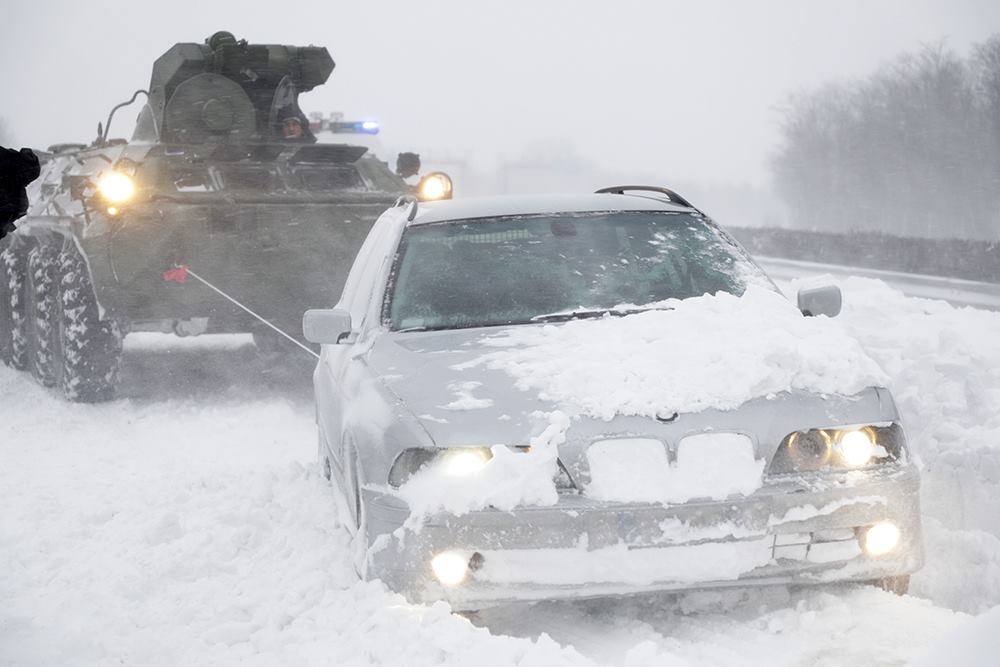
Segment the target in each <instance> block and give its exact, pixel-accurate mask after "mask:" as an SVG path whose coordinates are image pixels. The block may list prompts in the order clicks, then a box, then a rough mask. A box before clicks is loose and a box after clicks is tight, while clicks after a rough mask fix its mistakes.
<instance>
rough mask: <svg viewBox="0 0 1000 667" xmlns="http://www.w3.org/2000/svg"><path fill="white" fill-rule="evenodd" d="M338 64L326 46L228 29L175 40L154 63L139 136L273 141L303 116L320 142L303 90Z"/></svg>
mask: <svg viewBox="0 0 1000 667" xmlns="http://www.w3.org/2000/svg"><path fill="white" fill-rule="evenodd" d="M333 68H334V62H333V59H332V58H331V57H330V53H329V52H328V51H327V50H326V48H324V47H320V46H287V45H284V44H249V43H247V41H246V40H237V39H236V38H235V37H234V36H233V35H232V33H228V32H217V33H215V34H214V35H212V36H211V37H209V38H208V39H206V40H205V43H204V44H194V43H180V44H175V45H174V46H172V47H170V49H168V50H167V52H166V53H164V54H163V55H162V56H160V57H159V58H157V59H156V62H155V63H154V64H153V74H152V77H151V79H150V84H149V100H148V103H147V104H146V106H145V107H144V108H143V110H142V112H141V113H140V115H139V121H138V123H137V125H136V130H135V134H134V135H133V138H132V140H133V141H152V142H160V143H184V144H197V143H205V142H233V141H235V142H267V141H272V140H276V139H282V136H281V134H280V127H281V123H282V122H283V121H284V120H285V119H288V118H295V119H298V120H299V122H300V124H301V127H302V129H303V137H302V140H305V141H313V140H314V139H313V137H312V134H311V133H310V132H309V122H308V119H306V117H305V115H304V114H303V113H302V110H301V109H300V108H299V104H298V96H299V93H302V92H306V91H309V90H312V89H313V88H315V87H316V86H319V85H322V84H323V83H325V82H326V80H327V79H328V78H329V76H330V73H331V72H332V71H333Z"/></svg>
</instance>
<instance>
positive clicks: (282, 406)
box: [0, 280, 1000, 667]
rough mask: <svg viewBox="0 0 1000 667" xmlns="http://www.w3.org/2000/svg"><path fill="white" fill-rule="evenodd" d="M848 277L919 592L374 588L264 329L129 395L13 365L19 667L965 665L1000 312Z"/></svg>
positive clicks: (989, 584)
mask: <svg viewBox="0 0 1000 667" xmlns="http://www.w3.org/2000/svg"><path fill="white" fill-rule="evenodd" d="M843 287H844V288H845V304H846V306H845V312H844V314H843V315H842V317H841V318H838V320H836V321H837V322H838V323H839V325H840V326H844V327H847V329H848V330H849V331H851V332H853V333H854V334H855V335H857V336H858V337H859V338H860V339H861V340H862V342H863V344H864V345H865V347H866V349H867V351H868V353H869V354H870V355H871V356H872V357H873V358H874V359H875V360H876V361H877V362H878V364H879V365H880V366H881V367H882V369H883V370H884V371H885V372H886V373H887V375H888V377H889V384H890V386H891V387H892V389H893V391H894V393H895V396H896V398H897V401H898V403H899V406H900V409H901V410H902V412H903V415H904V418H905V419H906V425H907V432H908V435H909V439H910V444H911V447H912V448H913V450H914V452H915V453H916V455H917V456H918V457H919V458H920V460H921V461H922V463H923V466H924V487H923V488H924V503H923V505H924V511H925V530H926V533H927V535H926V539H927V548H928V563H927V566H926V567H925V569H924V570H923V571H922V572H920V573H919V574H918V575H917V576H915V577H914V582H913V589H912V590H913V595H910V596H906V597H901V598H900V597H896V596H893V595H891V594H888V593H884V592H882V591H878V590H875V589H871V588H866V587H857V586H845V587H836V588H827V589H803V590H793V591H786V590H785V589H782V588H777V589H764V590H759V591H730V592H721V593H699V594H690V595H686V596H682V597H680V598H675V597H670V596H647V597H641V598H634V599H629V600H624V601H597V602H576V603H542V604H537V605H534V606H531V607H506V608H498V609H493V610H487V611H484V612H482V613H481V614H480V616H479V617H478V618H477V619H474V622H471V623H470V621H468V620H466V619H465V618H462V617H459V616H454V615H451V614H450V613H449V610H448V609H447V606H446V605H443V604H438V605H433V606H426V607H425V606H414V605H410V604H407V603H406V602H405V601H403V600H402V599H401V598H399V597H398V596H396V595H393V594H392V593H390V592H388V591H387V590H386V589H385V588H384V587H383V586H382V585H381V584H379V583H377V582H373V583H367V584H365V583H359V582H357V581H356V577H355V575H354V573H353V570H352V566H351V562H352V560H351V549H350V544H349V538H348V536H347V533H346V531H344V530H343V529H342V528H340V527H339V519H338V515H337V510H336V506H337V503H336V499H335V495H334V492H333V491H332V490H331V489H330V488H329V487H328V486H326V485H325V483H324V481H323V479H322V476H321V475H319V474H318V470H317V467H316V466H315V463H314V458H315V430H314V426H313V423H312V405H311V395H310V391H309V388H308V381H307V380H304V379H302V378H301V377H295V376H294V375H290V376H289V377H283V378H277V379H272V380H270V381H267V382H262V381H261V380H260V368H259V367H258V366H256V365H255V361H254V352H253V350H252V348H251V347H249V346H247V345H246V341H245V339H233V338H225V339H211V338H204V339H201V340H198V339H195V340H192V341H178V342H173V341H171V342H169V343H166V342H164V339H162V338H158V337H154V336H146V337H132V338H130V339H129V340H128V341H127V359H126V367H125V368H126V376H125V382H126V386H125V388H124V391H125V392H126V393H127V394H129V395H130V396H132V398H130V399H123V400H119V401H115V402H113V403H111V404H106V405H98V406H83V405H68V404H65V403H63V402H61V401H60V400H58V399H56V398H55V397H54V396H53V395H52V394H51V393H50V392H48V391H46V390H43V389H41V388H39V387H37V386H36V385H35V384H34V383H33V382H32V381H31V380H29V379H28V378H26V377H25V376H24V375H22V374H16V373H14V372H12V371H10V370H9V369H6V368H0V405H2V406H3V409H4V414H3V423H2V424H0V453H2V455H0V493H2V497H3V503H4V509H3V511H2V515H0V516H2V522H0V568H2V571H3V576H0V664H28V665H36V664H37V665H41V664H111V663H114V664H234V663H237V662H242V663H246V664H267V665H274V664H361V665H368V664H386V665H390V664H407V665H427V664H455V665H458V664H477V665H509V664H521V665H592V664H615V665H628V666H630V667H642V666H645V665H682V664H698V665H701V664H710V665H730V664H732V665H742V664H753V663H757V664H761V663H767V664H775V665H812V664H820V665H822V664H829V665H839V664H850V663H854V664H901V663H905V662H907V661H909V660H912V659H916V658H919V657H920V656H922V655H924V654H926V653H927V652H928V651H934V652H936V655H948V651H947V646H948V645H949V644H951V642H953V641H959V640H958V639H950V638H949V636H950V635H949V633H952V632H955V633H957V634H956V635H955V637H958V638H962V637H964V636H970V637H973V639H975V641H977V642H979V643H978V644H976V645H981V646H987V645H988V644H987V642H988V640H989V637H990V635H989V632H988V631H983V630H982V627H981V626H984V625H985V626H986V627H987V628H990V627H991V626H992V627H995V624H996V621H997V614H996V612H995V611H994V612H993V613H992V614H990V615H985V616H982V617H980V618H979V619H978V621H977V622H976V624H975V625H973V624H972V622H971V620H970V617H968V616H966V615H965V614H963V613H960V612H956V611H953V610H952V609H960V610H965V611H968V612H971V613H981V612H984V611H986V610H987V609H989V608H991V607H995V606H996V605H998V604H1000V518H998V517H1000V314H998V313H989V312H982V311H971V310H956V309H953V308H951V307H949V306H947V305H946V304H942V303H938V302H929V301H922V300H916V299H907V298H904V297H902V296H901V295H900V294H898V293H897V292H894V291H892V290H889V289H888V288H885V287H884V286H882V285H881V284H879V283H877V282H873V281H867V280H847V281H845V282H844V283H843ZM963 628H968V630H964V629H963ZM996 634H997V633H995V632H994V634H993V636H994V637H995V636H996ZM942 642H943V644H942ZM942 646H944V647H945V648H944V649H942ZM932 655H934V654H932ZM980 657H984V656H981V655H980ZM994 657H995V656H994ZM986 659H987V662H985V663H984V664H990V662H989V660H992V658H990V657H988V656H986Z"/></svg>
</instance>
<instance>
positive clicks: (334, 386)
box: [314, 210, 398, 473]
mask: <svg viewBox="0 0 1000 667" xmlns="http://www.w3.org/2000/svg"><path fill="white" fill-rule="evenodd" d="M391 212H392V211H391V210H390V211H389V212H387V213H385V214H383V216H381V217H380V218H379V220H378V221H376V223H375V225H374V226H373V227H372V230H371V232H370V233H369V235H368V237H367V238H366V239H365V242H364V244H362V246H361V249H360V250H359V251H358V255H357V257H356V258H355V260H354V264H353V265H352V267H351V271H350V273H349V274H348V278H347V282H346V283H345V284H344V291H343V294H342V296H341V299H340V302H339V303H338V305H337V307H338V308H343V309H345V310H347V311H348V312H350V313H351V328H352V333H351V335H350V336H348V337H347V338H346V339H345V340H344V341H343V342H341V343H338V344H336V345H323V348H322V351H321V354H320V361H319V363H318V364H317V367H316V372H315V375H314V386H315V391H316V406H317V422H318V426H319V429H320V437H321V439H322V441H323V442H324V443H325V444H326V447H327V452H328V455H329V456H330V457H331V461H332V463H333V464H334V465H335V467H336V468H337V469H338V471H339V472H340V473H343V472H344V471H345V470H346V467H345V465H346V459H345V451H344V447H345V445H346V442H345V436H346V435H347V433H346V430H347V427H346V425H345V418H344V415H345V413H347V412H348V411H349V410H350V409H351V407H352V405H355V404H356V403H357V402H358V401H359V400H361V399H360V398H359V397H358V396H357V395H356V394H357V391H356V387H357V384H358V382H359V381H360V379H361V378H362V377H363V376H364V373H365V372H366V368H363V367H361V366H364V364H363V359H362V357H363V355H364V351H365V350H366V349H367V345H368V343H369V340H370V336H371V335H374V330H375V329H377V328H378V326H379V322H378V321H377V319H378V312H379V311H380V308H379V305H378V304H380V303H381V296H382V294H381V292H382V289H381V277H382V276H383V273H384V270H385V267H386V266H387V264H388V262H389V261H390V260H391V258H392V257H393V254H394V252H395V245H396V240H397V239H398V235H397V234H394V233H393V230H394V228H395V225H394V224H393V216H391V215H390V213H391ZM373 300H374V301H373ZM375 301H378V303H375Z"/></svg>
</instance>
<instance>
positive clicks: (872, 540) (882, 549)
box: [862, 521, 899, 556]
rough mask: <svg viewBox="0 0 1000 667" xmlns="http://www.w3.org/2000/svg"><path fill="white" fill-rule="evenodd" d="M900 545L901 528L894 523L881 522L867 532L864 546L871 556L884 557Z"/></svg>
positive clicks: (863, 542)
mask: <svg viewBox="0 0 1000 667" xmlns="http://www.w3.org/2000/svg"><path fill="white" fill-rule="evenodd" d="M897 544H899V528H897V527H896V524H894V523H893V522H892V521H880V522H879V523H876V524H875V525H873V526H871V527H869V528H868V530H866V531H865V535H864V540H863V541H862V546H864V548H865V553H867V554H868V555H869V556H884V555H885V554H887V553H889V552H890V551H892V550H893V549H895V548H896V545H897Z"/></svg>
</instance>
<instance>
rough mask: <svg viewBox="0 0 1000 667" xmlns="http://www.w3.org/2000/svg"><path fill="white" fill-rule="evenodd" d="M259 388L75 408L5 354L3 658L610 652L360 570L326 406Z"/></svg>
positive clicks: (552, 658)
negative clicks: (509, 624)
mask: <svg viewBox="0 0 1000 667" xmlns="http://www.w3.org/2000/svg"><path fill="white" fill-rule="evenodd" d="M183 358H184V357H183V355H181V356H180V357H179V360H183ZM189 370H193V369H189ZM245 389H246V393H248V394H265V396H264V397H263V398H258V399H255V400H229V399H225V398H223V397H220V396H216V397H214V399H213V400H211V401H205V400H203V397H194V398H191V399H187V400H166V401H161V402H133V401H128V400H123V401H116V402H114V403H111V404H105V405H69V404H66V403H64V402H62V401H61V400H59V399H57V398H55V397H53V396H52V395H51V394H50V393H49V392H47V391H44V390H42V389H40V388H39V387H37V386H35V384H34V382H33V381H31V380H30V379H27V378H25V377H24V376H23V375H21V374H15V373H13V372H12V371H10V370H9V369H7V368H5V367H2V366H0V405H3V406H4V410H5V411H4V415H3V417H4V419H3V422H2V423H0V428H2V431H0V460H2V461H3V465H2V466H0V488H2V489H3V490H4V491H3V500H4V510H3V519H2V521H0V568H2V570H3V573H4V574H3V576H0V601H2V604H0V664H4V665H8V664H9V665H39V666H41V665H67V666H72V665H87V666H90V665H120V664H128V665H208V664H211V665H237V664H239V665H262V666H263V665H414V666H422V665H438V664H442V662H445V663H448V664H456V665H458V664H475V665H483V666H484V667H506V666H508V665H514V664H519V663H520V664H526V665H528V664H533V665H560V666H562V665H590V664H593V663H591V662H590V661H589V660H587V659H586V658H584V657H582V656H581V655H580V654H579V653H578V652H577V651H575V650H574V649H572V648H568V647H563V646H560V645H558V644H557V643H556V642H554V641H552V640H551V639H548V638H545V637H542V638H537V639H535V638H514V637H503V636H492V635H491V634H490V633H489V631H487V630H485V629H482V628H476V627H474V626H473V625H471V624H470V623H469V622H468V621H466V620H465V619H463V618H460V617H457V616H454V615H452V614H451V610H450V609H449V607H448V606H447V605H445V604H437V605H431V606H415V605H411V604H408V603H407V602H406V601H405V600H403V599H402V598H401V597H400V596H398V595H395V594H393V593H391V592H389V591H387V590H386V589H385V587H384V586H383V585H382V584H381V583H378V582H372V583H361V582H359V581H358V579H357V576H356V575H355V573H354V571H353V569H352V565H351V548H350V538H349V536H348V534H347V532H346V531H345V530H344V529H343V527H342V525H341V523H340V518H339V517H338V514H337V511H336V505H337V503H336V498H335V495H334V491H333V489H332V488H331V487H330V486H329V485H328V484H326V482H325V480H324V479H323V478H322V476H321V475H319V472H318V469H317V467H316V464H315V457H316V455H315V447H316V445H315V438H316V433H315V425H314V423H313V418H312V406H311V405H310V404H309V403H308V402H306V401H301V402H291V401H289V400H287V399H286V398H283V397H281V396H274V395H273V394H271V395H267V394H269V393H270V392H267V391H261V389H260V387H259V386H257V385H254V384H249V385H248V386H247V387H246V388H245ZM303 463H305V464H306V465H305V466H303Z"/></svg>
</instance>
